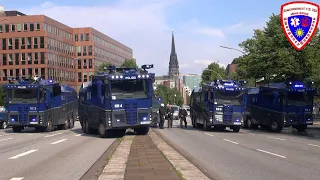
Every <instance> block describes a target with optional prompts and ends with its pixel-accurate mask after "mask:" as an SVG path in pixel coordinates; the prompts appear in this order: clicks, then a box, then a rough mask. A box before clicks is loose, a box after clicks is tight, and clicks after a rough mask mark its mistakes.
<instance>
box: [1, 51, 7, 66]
mask: <svg viewBox="0 0 320 180" xmlns="http://www.w3.org/2000/svg"><path fill="white" fill-rule="evenodd" d="M2 65H7V54H2Z"/></svg>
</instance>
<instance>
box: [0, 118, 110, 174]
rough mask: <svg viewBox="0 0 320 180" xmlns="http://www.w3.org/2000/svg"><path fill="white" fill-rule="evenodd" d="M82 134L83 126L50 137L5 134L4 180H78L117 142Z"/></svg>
mask: <svg viewBox="0 0 320 180" xmlns="http://www.w3.org/2000/svg"><path fill="white" fill-rule="evenodd" d="M81 133H82V131H81V126H80V123H79V122H76V123H75V127H74V128H73V129H71V130H62V131H61V130H60V131H53V132H50V133H37V132H34V130H33V129H32V128H30V129H28V131H23V133H13V132H12V130H11V129H7V130H1V131H0V167H1V168H0V169H1V170H0V179H1V180H9V179H12V178H16V179H19V178H20V179H21V178H23V180H43V179H56V180H66V179H68V180H78V179H79V178H81V177H82V176H83V175H84V174H85V173H86V172H87V170H88V169H89V168H90V167H91V166H92V165H93V164H94V163H95V162H96V161H97V160H98V159H99V157H100V156H101V155H102V154H103V153H104V152H105V151H106V150H107V148H108V147H109V146H110V145H111V144H112V143H113V141H114V140H115V139H107V138H104V139H102V138H99V137H97V136H88V135H82V134H81Z"/></svg>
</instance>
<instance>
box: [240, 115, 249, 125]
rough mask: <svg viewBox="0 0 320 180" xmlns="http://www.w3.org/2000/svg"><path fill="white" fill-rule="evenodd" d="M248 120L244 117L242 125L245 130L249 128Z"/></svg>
mask: <svg viewBox="0 0 320 180" xmlns="http://www.w3.org/2000/svg"><path fill="white" fill-rule="evenodd" d="M247 119H248V117H247V116H244V118H243V123H242V124H241V126H242V127H243V128H248V122H247Z"/></svg>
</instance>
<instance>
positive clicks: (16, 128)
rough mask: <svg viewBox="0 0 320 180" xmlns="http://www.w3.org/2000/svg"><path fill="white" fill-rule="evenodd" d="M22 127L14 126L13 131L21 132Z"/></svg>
mask: <svg viewBox="0 0 320 180" xmlns="http://www.w3.org/2000/svg"><path fill="white" fill-rule="evenodd" d="M22 129H23V128H22V127H20V126H13V127H12V131H13V132H15V133H20V132H21V131H22Z"/></svg>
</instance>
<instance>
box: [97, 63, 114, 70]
mask: <svg viewBox="0 0 320 180" xmlns="http://www.w3.org/2000/svg"><path fill="white" fill-rule="evenodd" d="M112 65H113V64H112V63H111V62H106V63H103V64H101V65H100V66H99V68H98V71H100V72H102V71H105V70H104V68H105V67H108V66H112Z"/></svg>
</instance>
